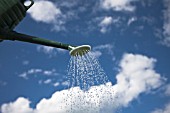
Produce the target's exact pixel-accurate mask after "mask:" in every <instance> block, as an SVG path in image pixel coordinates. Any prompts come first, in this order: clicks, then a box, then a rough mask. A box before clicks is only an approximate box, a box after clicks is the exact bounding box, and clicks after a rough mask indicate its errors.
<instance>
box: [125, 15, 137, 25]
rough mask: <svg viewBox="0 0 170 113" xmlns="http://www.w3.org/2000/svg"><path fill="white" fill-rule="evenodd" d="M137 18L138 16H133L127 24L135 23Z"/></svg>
mask: <svg viewBox="0 0 170 113" xmlns="http://www.w3.org/2000/svg"><path fill="white" fill-rule="evenodd" d="M136 20H137V17H131V18H130V19H129V20H128V23H127V25H128V26H129V25H130V24H131V23H133V22H134V21H136Z"/></svg>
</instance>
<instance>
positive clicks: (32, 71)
mask: <svg viewBox="0 0 170 113" xmlns="http://www.w3.org/2000/svg"><path fill="white" fill-rule="evenodd" d="M30 75H45V76H56V75H59V74H58V73H57V72H56V70H55V69H52V70H43V69H29V70H27V71H25V72H23V73H21V74H19V75H18V76H19V77H21V78H23V79H29V76H30Z"/></svg>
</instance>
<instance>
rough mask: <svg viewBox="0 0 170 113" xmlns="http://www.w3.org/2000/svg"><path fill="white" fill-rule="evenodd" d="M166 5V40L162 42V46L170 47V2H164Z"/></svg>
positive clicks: (169, 0)
mask: <svg viewBox="0 0 170 113" xmlns="http://www.w3.org/2000/svg"><path fill="white" fill-rule="evenodd" d="M164 5H165V7H166V10H164V25H163V30H164V31H163V35H164V39H163V41H162V44H164V45H166V46H167V47H170V0H164Z"/></svg>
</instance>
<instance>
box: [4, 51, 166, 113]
mask: <svg viewBox="0 0 170 113" xmlns="http://www.w3.org/2000/svg"><path fill="white" fill-rule="evenodd" d="M155 62H156V59H154V58H149V57H147V56H143V55H138V54H125V55H124V56H123V57H122V60H121V61H120V64H119V66H120V68H119V73H118V74H117V75H116V80H117V82H116V84H115V85H112V83H110V82H108V83H106V85H99V86H92V87H91V88H90V89H89V90H88V91H82V90H81V89H80V88H79V87H73V88H71V89H67V90H62V91H56V92H55V93H54V94H53V95H52V96H51V97H50V98H49V99H45V98H44V99H42V100H41V101H40V102H39V103H38V104H37V105H36V108H35V109H32V108H30V106H29V103H30V102H29V100H28V99H25V98H22V99H20V98H19V99H17V100H16V101H15V102H11V103H7V104H3V105H2V106H1V112H2V113H15V112H16V113H80V112H81V113H112V112H113V111H114V110H115V109H116V108H118V107H122V106H124V107H127V106H128V105H129V103H130V102H132V101H133V100H135V99H137V98H138V97H139V95H140V94H142V93H145V92H147V93H149V92H150V91H152V90H153V89H156V88H159V87H160V86H161V85H162V83H163V81H162V78H161V76H160V74H159V73H157V72H156V71H155V70H154V64H155ZM21 103H22V104H21ZM21 106H22V107H23V108H24V109H25V110H24V109H23V111H20V110H22V109H21V108H20V107H21ZM19 108H20V109H19ZM168 109H169V107H168ZM70 110H71V111H70ZM165 110H166V109H165ZM14 111H15V112H14ZM159 113H160V112H159ZM161 113H164V112H161ZM165 113H166V112H165ZM167 113H168V112H167Z"/></svg>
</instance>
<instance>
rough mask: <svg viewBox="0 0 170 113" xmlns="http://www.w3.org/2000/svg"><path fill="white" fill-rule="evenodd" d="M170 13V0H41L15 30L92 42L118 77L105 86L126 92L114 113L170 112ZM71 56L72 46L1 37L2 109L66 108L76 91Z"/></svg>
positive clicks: (111, 75) (39, 112)
mask: <svg viewBox="0 0 170 113" xmlns="http://www.w3.org/2000/svg"><path fill="white" fill-rule="evenodd" d="M169 12H170V0H65V1H63V0H36V1H35V4H34V6H33V7H31V8H30V9H29V10H28V13H27V16H26V18H25V19H24V20H23V21H22V22H21V23H20V24H19V25H18V26H17V27H16V28H15V30H16V31H18V32H21V33H26V34H29V35H33V36H38V37H42V38H46V39H50V40H55V41H59V42H63V43H68V44H72V45H82V44H89V45H91V46H92V53H93V55H95V57H97V58H98V60H99V62H100V64H101V66H102V67H103V69H104V70H105V72H106V75H107V76H108V79H109V80H110V82H111V86H110V87H109V88H108V87H104V88H103V89H104V90H110V91H113V92H116V93H117V94H118V98H117V100H116V101H114V102H112V101H111V102H110V105H109V106H107V107H108V109H109V111H108V113H114V112H115V111H113V110H112V107H113V106H114V107H115V106H116V107H117V108H121V109H120V111H119V112H121V113H169V112H170V80H169V79H170V77H169V74H170V69H169V67H170V60H169V58H170V13H169ZM69 59H70V55H69V52H68V51H66V50H62V49H56V48H51V47H46V46H40V45H34V44H28V43H22V42H17V41H16V42H11V41H3V42H1V43H0V108H1V111H0V112H2V113H66V111H64V110H63V111H62V110H59V109H56V107H57V106H62V105H63V106H64V104H65V103H62V102H61V101H59V100H58V98H63V99H64V98H65V97H64V96H63V95H62V94H63V92H69V91H68V90H67V67H68V63H69ZM101 87H102V86H96V88H97V89H100V88H101ZM77 90H78V89H76V88H75V89H74V91H75V92H76V91H77ZM92 91H93V88H92ZM106 96H107V95H106ZM74 99H75V102H77V101H76V98H74ZM93 99H96V98H93ZM106 100H107V99H106V98H103V101H106ZM116 103H119V105H117V104H116ZM76 104H77V105H79V104H81V103H80V102H77V103H76ZM21 106H22V108H21ZM65 107H66V106H65ZM67 107H68V108H69V107H70V106H67ZM103 107H105V106H103ZM66 109H67V108H66ZM95 109H97V107H95ZM50 110H51V111H50ZM76 110H77V113H79V112H80V111H79V109H78V108H77V109H76ZM92 110H93V109H92ZM90 113H92V112H90Z"/></svg>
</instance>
